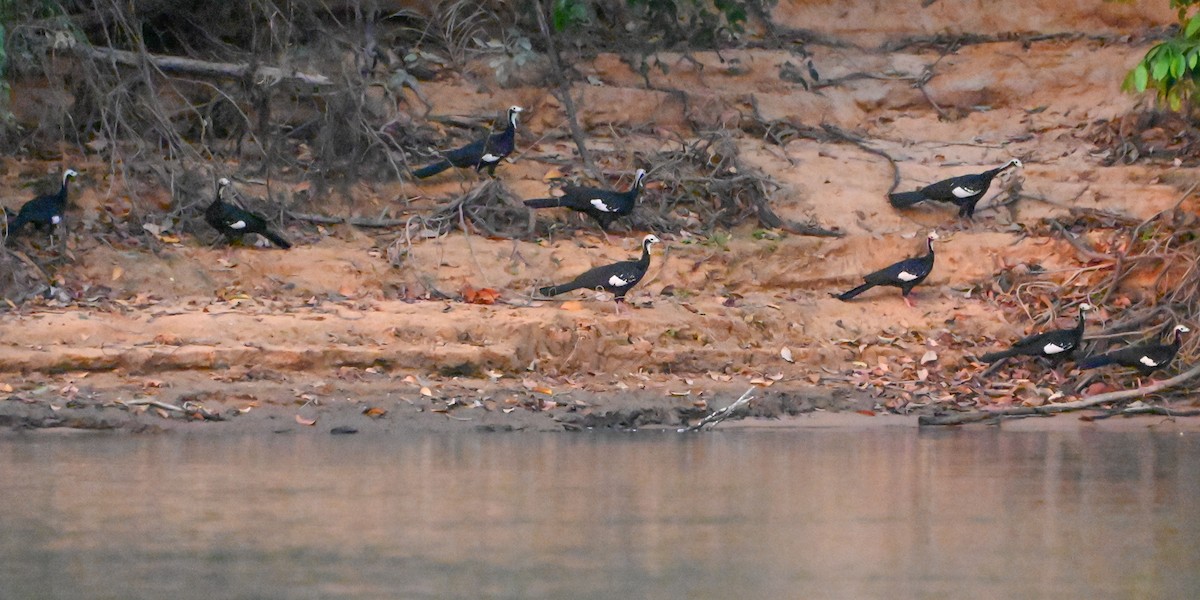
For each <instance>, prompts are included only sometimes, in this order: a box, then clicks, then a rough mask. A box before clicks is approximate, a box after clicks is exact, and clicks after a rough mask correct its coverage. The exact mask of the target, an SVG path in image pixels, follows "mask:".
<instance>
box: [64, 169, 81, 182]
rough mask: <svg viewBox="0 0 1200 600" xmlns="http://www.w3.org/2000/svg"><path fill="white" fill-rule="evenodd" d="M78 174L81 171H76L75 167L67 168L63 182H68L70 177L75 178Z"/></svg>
mask: <svg viewBox="0 0 1200 600" xmlns="http://www.w3.org/2000/svg"><path fill="white" fill-rule="evenodd" d="M78 176H79V173H76V172H75V169H67V170H66V171H63V183H66V182H67V180H68V179H74V178H76V177H78Z"/></svg>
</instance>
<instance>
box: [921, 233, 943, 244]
mask: <svg viewBox="0 0 1200 600" xmlns="http://www.w3.org/2000/svg"><path fill="white" fill-rule="evenodd" d="M925 239H927V240H929V243H931V244H932V243H933V242H934V241H936V240H939V239H941V236H939V235H938V234H937V232H936V231H930V232H929V235H927V236H925Z"/></svg>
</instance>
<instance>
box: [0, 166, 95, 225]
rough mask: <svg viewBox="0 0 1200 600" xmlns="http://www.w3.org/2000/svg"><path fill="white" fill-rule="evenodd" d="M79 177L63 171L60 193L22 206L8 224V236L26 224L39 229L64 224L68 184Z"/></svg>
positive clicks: (72, 170)
mask: <svg viewBox="0 0 1200 600" xmlns="http://www.w3.org/2000/svg"><path fill="white" fill-rule="evenodd" d="M78 175H79V173H76V172H75V170H74V169H67V170H66V171H63V174H62V186H61V187H59V188H58V192H56V193H53V194H42V195H41V196H38V197H37V198H34V199H33V200H30V201H29V202H26V203H25V204H23V205H21V210H20V211H18V212H17V216H16V217H14V218H12V219H11V220H10V221H9V222H8V235H9V236H13V235H16V234H17V232H19V231H21V228H23V227H25V225H26V224H33V225H34V226H35V227H38V228H53V227H54V226H56V225H58V224H59V223H62V222H63V219H64V218H65V215H66V212H67V182H68V181H70V180H71V179H73V178H75V177H76V176H78ZM5 212H7V211H5Z"/></svg>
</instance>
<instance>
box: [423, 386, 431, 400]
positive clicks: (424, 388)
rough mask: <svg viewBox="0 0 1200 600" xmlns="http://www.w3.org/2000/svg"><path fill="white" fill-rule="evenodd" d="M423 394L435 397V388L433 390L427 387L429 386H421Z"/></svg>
mask: <svg viewBox="0 0 1200 600" xmlns="http://www.w3.org/2000/svg"><path fill="white" fill-rule="evenodd" d="M421 395H422V396H429V397H430V398H432V397H433V390H431V389H429V388H427V387H423V388H421Z"/></svg>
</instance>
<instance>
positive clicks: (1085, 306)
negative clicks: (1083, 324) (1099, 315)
mask: <svg viewBox="0 0 1200 600" xmlns="http://www.w3.org/2000/svg"><path fill="white" fill-rule="evenodd" d="M1089 310H1096V307H1095V306H1092V305H1091V304H1088V303H1087V302H1084V303H1083V304H1080V305H1079V312H1087V311H1089Z"/></svg>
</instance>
